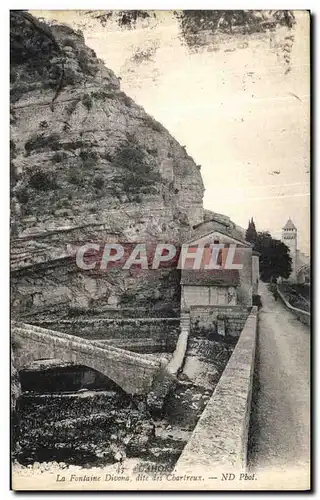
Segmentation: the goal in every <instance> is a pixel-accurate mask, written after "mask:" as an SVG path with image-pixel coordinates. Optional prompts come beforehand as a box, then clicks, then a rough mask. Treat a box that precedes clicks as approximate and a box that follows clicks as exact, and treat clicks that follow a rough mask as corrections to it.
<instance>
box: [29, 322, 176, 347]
mask: <svg viewBox="0 0 320 500" xmlns="http://www.w3.org/2000/svg"><path fill="white" fill-rule="evenodd" d="M33 324H35V325H38V326H41V327H43V328H52V329H54V330H59V331H60V332H64V333H68V334H69V335H76V336H79V337H82V338H86V339H90V340H116V339H119V340H129V339H130V340H131V339H142V338H152V339H154V342H155V343H161V344H162V345H165V346H166V348H167V349H168V351H170V350H172V349H174V346H175V344H176V342H177V338H178V335H179V329H180V318H134V319H133V318H124V319H120V318H95V319H74V320H51V321H50V320H48V321H39V322H33Z"/></svg>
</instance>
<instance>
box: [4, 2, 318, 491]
mask: <svg viewBox="0 0 320 500" xmlns="http://www.w3.org/2000/svg"><path fill="white" fill-rule="evenodd" d="M10 59H11V60H10V189H11V191H10V200H11V210H10V212H11V226H10V227H11V233H10V239H11V255H10V257H11V260H10V266H11V269H10V272H11V278H10V282H11V422H12V423H11V459H12V468H11V474H12V484H11V486H12V489H14V490H56V491H59V490H64V491H71V490H104V491H122V490H131V491H137V490H149V491H151V490H154V491H159V490H164V491H165V490H167V491H175V490H180V491H181V490H184V491H189V490H190V491H191V490H194V491H208V490H247V491H255V490H267V491H268V490H294V491H295V490H304V491H306V490H309V489H310V323H311V321H310V283H311V277H310V276H311V274H310V13H309V12H308V11H303V10H301V11H288V10H236V11H234V10H176V11H174V10H172V11H169V10H168V11H164V10H163V11H161V10H154V11H152V10H148V11H147V10H109V11H103V10H68V11H67V10H65V11H64V10H51V11H49V10H40V11H28V10H11V12H10Z"/></svg>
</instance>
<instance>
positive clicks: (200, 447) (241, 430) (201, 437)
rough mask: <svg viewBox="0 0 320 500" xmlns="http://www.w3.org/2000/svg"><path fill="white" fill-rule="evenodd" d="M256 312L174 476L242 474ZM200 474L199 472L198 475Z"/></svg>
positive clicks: (178, 463) (177, 465) (254, 344)
mask: <svg viewBox="0 0 320 500" xmlns="http://www.w3.org/2000/svg"><path fill="white" fill-rule="evenodd" d="M256 327H257V308H256V307H253V308H252V311H251V313H250V314H249V316H248V318H247V321H246V323H245V326H244V328H243V330H242V332H241V335H240V338H239V340H238V343H237V345H236V347H235V350H234V351H233V354H232V356H231V358H230V359H229V362H228V364H227V366H226V368H225V370H224V372H223V374H222V375H221V378H220V380H219V382H218V384H217V386H216V389H215V391H214V393H213V395H212V397H211V399H210V400H209V402H208V404H207V406H206V408H205V410H204V412H203V413H202V415H201V417H200V419H199V421H198V424H197V425H196V427H195V429H194V431H193V433H192V435H191V438H190V439H189V441H188V443H187V445H186V446H185V448H184V450H183V452H182V454H181V456H180V458H179V460H178V462H177V464H176V467H175V470H176V474H179V473H183V474H185V473H186V474H188V473H190V474H193V475H194V474H195V471H199V473H201V474H202V475H204V474H206V473H207V474H209V475H212V476H216V475H217V471H218V470H220V471H222V472H226V471H227V470H235V469H238V470H240V469H241V470H243V469H245V468H246V463H247V442H248V430H249V419H250V409H251V395H252V381H253V371H254V359H255V347H256ZM200 471H201V472H200Z"/></svg>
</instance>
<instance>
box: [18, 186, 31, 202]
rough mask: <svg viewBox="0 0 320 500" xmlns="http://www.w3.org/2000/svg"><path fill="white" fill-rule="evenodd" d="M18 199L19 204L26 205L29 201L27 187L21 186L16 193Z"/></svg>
mask: <svg viewBox="0 0 320 500" xmlns="http://www.w3.org/2000/svg"><path fill="white" fill-rule="evenodd" d="M15 195H16V198H17V200H18V202H19V203H21V204H22V205H25V204H26V203H28V201H29V193H28V190H27V187H26V186H21V187H20V188H19V189H17V190H16V191H15Z"/></svg>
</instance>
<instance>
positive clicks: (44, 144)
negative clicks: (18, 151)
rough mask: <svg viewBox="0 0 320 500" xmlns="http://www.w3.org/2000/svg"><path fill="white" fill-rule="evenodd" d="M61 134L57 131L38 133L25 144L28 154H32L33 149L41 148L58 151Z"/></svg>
mask: <svg viewBox="0 0 320 500" xmlns="http://www.w3.org/2000/svg"><path fill="white" fill-rule="evenodd" d="M59 139H60V136H59V134H57V133H53V134H50V135H47V136H46V135H44V134H36V135H33V136H32V137H31V139H29V140H28V141H27V142H26V143H25V145H24V149H25V150H26V152H27V155H30V153H31V152H32V151H39V150H53V151H56V150H58V149H60V143H59Z"/></svg>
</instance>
